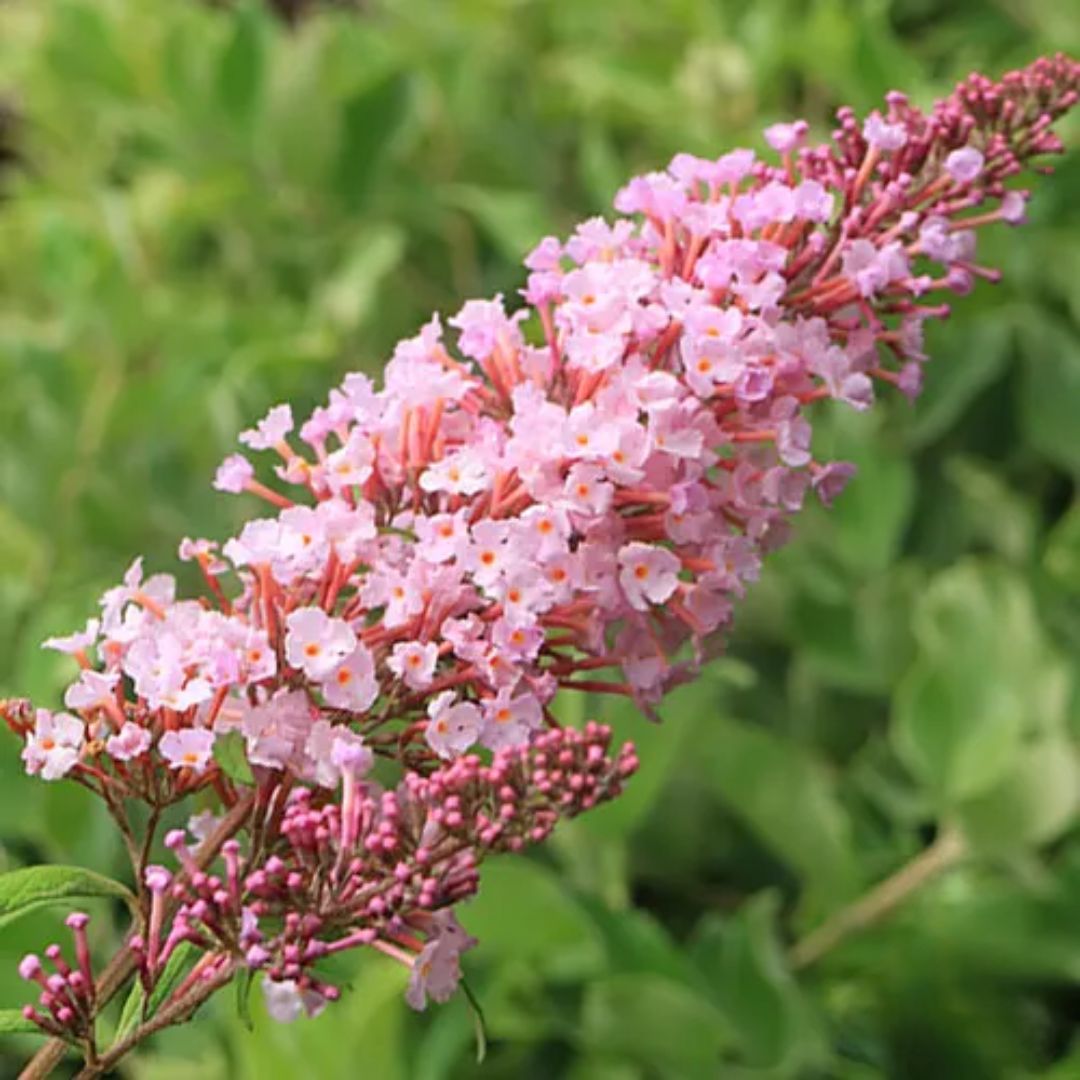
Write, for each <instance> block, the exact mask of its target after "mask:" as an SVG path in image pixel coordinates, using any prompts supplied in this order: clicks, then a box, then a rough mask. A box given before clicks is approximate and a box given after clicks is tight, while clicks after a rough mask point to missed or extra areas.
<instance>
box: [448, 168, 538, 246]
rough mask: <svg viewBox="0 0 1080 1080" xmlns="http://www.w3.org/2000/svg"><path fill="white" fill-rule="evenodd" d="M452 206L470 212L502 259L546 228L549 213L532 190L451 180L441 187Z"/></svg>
mask: <svg viewBox="0 0 1080 1080" xmlns="http://www.w3.org/2000/svg"><path fill="white" fill-rule="evenodd" d="M443 195H444V197H445V199H446V201H447V202H448V203H450V204H451V205H452V206H457V207H460V208H461V209H462V210H464V211H465V212H466V213H468V214H470V215H471V216H472V217H473V218H474V219H475V220H476V222H477V224H478V225H479V226H480V228H481V229H482V230H483V232H484V233H486V234H487V236H488V237H489V238H490V240H491V242H492V243H493V244H494V245H495V246H496V247H497V248H498V249H499V253H500V254H501V255H502V256H503V257H504V258H506V259H513V260H514V261H516V260H517V259H519V258H520V257H521V253H522V252H523V251H529V250H530V249H531V248H533V247H534V246H535V245H536V243H537V241H538V240H539V239H540V238H541V237H542V236H543V235H544V234H545V233H546V232H550V217H549V215H548V213H547V210H546V208H545V207H544V204H543V201H542V200H541V199H540V198H539V197H538V196H537V195H536V193H535V192H533V191H507V190H499V189H496V188H484V187H479V186H476V185H471V184H454V185H453V186H451V187H447V188H446V189H444V191H443Z"/></svg>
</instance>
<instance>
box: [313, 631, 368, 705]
mask: <svg viewBox="0 0 1080 1080" xmlns="http://www.w3.org/2000/svg"><path fill="white" fill-rule="evenodd" d="M321 685H322V692H323V697H324V698H325V699H326V703H327V705H332V706H334V708H336V709H348V710H349V711H350V712H357V713H361V712H366V711H367V710H368V709H369V708H371V704H372V702H373V701H374V700H375V698H376V697H378V696H379V684H378V682H377V681H376V679H375V661H374V659H373V658H372V655H371V652H370V650H369V649H367V648H366V647H365V646H364V645H357V646H356V648H355V649H353V651H352V652H351V653H350V654H349V655H348V656H347V657H346V658H345V659H344V660H343V661H342V662H341V663H340V664H338V666H337V667H336V668H334V670H333V671H331V672H330V674H329V675H327V676H326V678H325V679H323V681H322V684H321Z"/></svg>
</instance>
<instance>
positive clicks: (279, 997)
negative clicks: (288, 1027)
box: [262, 975, 326, 1024]
mask: <svg viewBox="0 0 1080 1080" xmlns="http://www.w3.org/2000/svg"><path fill="white" fill-rule="evenodd" d="M262 990H263V997H264V998H265V1000H266V1011H267V1013H269V1015H270V1017H271V1018H272V1019H274V1020H276V1021H277V1022H278V1023H279V1024H291V1023H292V1022H293V1021H294V1020H298V1019H299V1018H300V1017H301V1016H307V1017H308V1018H309V1019H311V1018H314V1017H316V1016H318V1015H319V1013H321V1012H322V1011H323V1009H325V1008H326V998H325V997H323V995H322V994H320V993H319V992H318V991H317V990H312V989H310V988H308V989H306V990H301V989H300V987H299V986H298V984H297V982H296V980H295V979H271V978H269V977H268V976H265V975H264V976H263V980H262Z"/></svg>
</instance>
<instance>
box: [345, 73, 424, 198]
mask: <svg viewBox="0 0 1080 1080" xmlns="http://www.w3.org/2000/svg"><path fill="white" fill-rule="evenodd" d="M408 91H409V83H408V79H407V78H406V77H405V76H404V75H403V74H401V73H400V72H391V73H390V74H389V75H385V76H384V77H382V78H381V79H379V81H378V82H376V83H375V84H374V85H372V86H369V87H367V88H366V89H364V90H361V91H360V92H359V93H358V94H355V95H353V97H351V98H350V99H349V100H348V101H347V102H346V103H345V105H344V106H343V108H342V111H341V141H340V151H339V154H338V163H337V190H338V194H339V195H340V197H341V199H342V201H343V202H344V203H345V204H346V205H347V206H348V207H350V208H352V209H358V208H359V207H362V206H363V205H364V204H365V203H366V202H367V201H368V197H369V195H370V193H371V188H372V183H373V181H374V179H375V176H376V174H377V173H378V170H379V167H380V165H381V164H382V162H383V159H384V158H385V157H386V154H387V151H388V150H389V147H390V143H391V140H392V139H393V137H394V135H395V134H396V133H397V131H398V129H399V128H400V127H401V124H402V122H403V120H404V119H405V115H406V112H407V108H408V103H409V93H408Z"/></svg>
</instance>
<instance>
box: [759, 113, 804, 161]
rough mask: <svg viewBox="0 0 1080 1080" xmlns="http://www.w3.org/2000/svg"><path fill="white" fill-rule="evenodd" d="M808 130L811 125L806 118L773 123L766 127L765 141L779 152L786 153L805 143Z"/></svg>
mask: <svg viewBox="0 0 1080 1080" xmlns="http://www.w3.org/2000/svg"><path fill="white" fill-rule="evenodd" d="M807 131H809V125H808V124H807V123H806V121H805V120H796V121H795V123H793V124H771V125H770V126H769V127H767V128H766V129H765V141H766V142H767V143H768V144H769V145H770V146H771V147H772V148H773V149H774V150H775V151H776V152H777V153H778V154H786V153H788V152H789V151H791V150H795V149H797V148H798V147H800V146H801V145H802V144H803V142H804V140H805V139H806V133H807Z"/></svg>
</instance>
